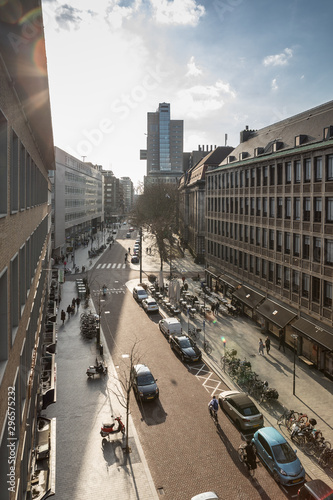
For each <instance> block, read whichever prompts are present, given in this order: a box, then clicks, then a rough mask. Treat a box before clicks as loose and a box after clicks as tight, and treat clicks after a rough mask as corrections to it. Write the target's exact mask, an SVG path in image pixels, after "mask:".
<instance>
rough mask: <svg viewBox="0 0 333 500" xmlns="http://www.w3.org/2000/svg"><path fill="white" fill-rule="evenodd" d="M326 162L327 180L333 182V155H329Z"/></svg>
mask: <svg viewBox="0 0 333 500" xmlns="http://www.w3.org/2000/svg"><path fill="white" fill-rule="evenodd" d="M326 161H327V166H326V180H327V181H333V155H328V156H327V160H326Z"/></svg>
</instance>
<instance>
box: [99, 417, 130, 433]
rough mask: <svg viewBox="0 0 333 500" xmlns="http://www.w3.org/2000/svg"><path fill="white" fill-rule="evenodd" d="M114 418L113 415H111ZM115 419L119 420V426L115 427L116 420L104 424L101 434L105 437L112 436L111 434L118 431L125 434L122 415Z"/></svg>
mask: <svg viewBox="0 0 333 500" xmlns="http://www.w3.org/2000/svg"><path fill="white" fill-rule="evenodd" d="M111 416H112V418H113V415H111ZM115 420H116V421H117V422H118V427H117V428H116V429H115V428H114V426H115V422H113V424H110V423H108V424H104V423H103V424H102V427H101V430H100V435H101V436H102V437H103V438H105V437H109V436H111V434H117V432H121V433H122V434H123V435H124V434H125V426H124V424H123V423H122V421H121V417H116V418H115Z"/></svg>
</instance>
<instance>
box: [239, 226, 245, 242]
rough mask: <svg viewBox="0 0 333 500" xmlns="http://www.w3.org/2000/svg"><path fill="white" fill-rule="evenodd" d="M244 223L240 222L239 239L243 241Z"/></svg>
mask: <svg viewBox="0 0 333 500" xmlns="http://www.w3.org/2000/svg"><path fill="white" fill-rule="evenodd" d="M243 227H244V226H243V224H239V241H243Z"/></svg>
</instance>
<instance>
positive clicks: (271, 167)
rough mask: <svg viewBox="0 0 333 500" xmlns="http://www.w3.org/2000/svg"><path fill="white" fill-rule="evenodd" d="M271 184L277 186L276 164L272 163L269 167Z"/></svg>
mask: <svg viewBox="0 0 333 500" xmlns="http://www.w3.org/2000/svg"><path fill="white" fill-rule="evenodd" d="M269 185H270V186H275V166H274V165H270V167H269Z"/></svg>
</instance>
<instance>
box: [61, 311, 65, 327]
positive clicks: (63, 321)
mask: <svg viewBox="0 0 333 500" xmlns="http://www.w3.org/2000/svg"><path fill="white" fill-rule="evenodd" d="M60 317H61V321H62V324H64V323H65V319H66V313H65V311H64V310H62V311H61V316H60Z"/></svg>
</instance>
